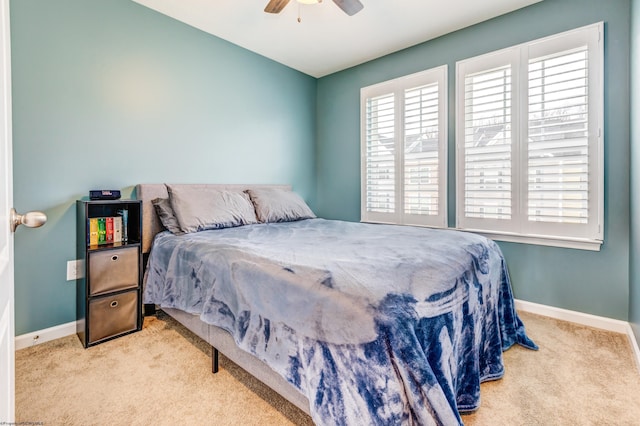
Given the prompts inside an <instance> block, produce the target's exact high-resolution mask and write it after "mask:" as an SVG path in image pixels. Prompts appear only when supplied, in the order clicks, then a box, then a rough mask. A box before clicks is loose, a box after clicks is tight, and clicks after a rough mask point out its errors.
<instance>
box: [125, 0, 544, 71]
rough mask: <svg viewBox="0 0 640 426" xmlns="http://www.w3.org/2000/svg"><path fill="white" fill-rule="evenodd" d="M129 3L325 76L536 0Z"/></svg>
mask: <svg viewBox="0 0 640 426" xmlns="http://www.w3.org/2000/svg"><path fill="white" fill-rule="evenodd" d="M133 1H135V2H136V3H140V4H142V5H144V6H147V7H149V8H151V9H154V10H156V11H158V12H160V13H163V14H165V15H168V16H170V17H172V18H175V19H177V20H179V21H182V22H184V23H186V24H189V25H191V26H193V27H195V28H199V29H201V30H203V31H206V32H208V33H210V34H213V35H215V36H217V37H220V38H222V39H224V40H227V41H229V42H231V43H234V44H237V45H238V46H242V47H244V48H245V49H248V50H251V51H253V52H256V53H258V54H260V55H263V56H266V57H268V58H271V59H273V60H274V61H277V62H280V63H282V64H284V65H287V66H289V67H291V68H294V69H296V70H298V71H301V72H303V73H305V74H309V75H311V76H313V77H322V76H325V75H328V74H331V73H333V72H336V71H340V70H343V69H346V68H349V67H352V66H355V65H358V64H361V63H363V62H366V61H369V60H371V59H375V58H378V57H381V56H384V55H386V54H389V53H391V52H395V51H398V50H401V49H404V48H406V47H409V46H413V45H415V44H418V43H421V42H424V41H427V40H430V39H433V38H436V37H439V36H441V35H443V34H447V33H450V32H452V31H456V30H459V29H461V28H464V27H468V26H470V25H473V24H476V23H478V22H482V21H485V20H487V19H490V18H493V17H495V16H498V15H502V14H505V13H508V12H511V11H513V10H516V9H519V8H522V7H525V6H528V5H530V4H533V3H537V2H538V1H541V0H481V1H478V0H360V1H361V2H362V3H363V4H364V9H363V10H362V11H360V12H359V13H357V14H356V15H354V16H348V15H346V14H345V13H344V12H342V10H340V9H339V8H338V6H336V5H335V4H334V3H333V1H331V0H324V1H323V2H322V3H320V4H318V5H300V4H298V3H297V1H296V0H291V2H290V3H289V4H288V5H287V6H286V7H285V8H284V10H283V11H282V12H281V13H280V14H277V15H274V14H269V13H265V12H264V11H263V10H264V7H265V6H266V4H267V3H268V0H133ZM298 14H299V15H300V17H301V19H302V22H300V23H298Z"/></svg>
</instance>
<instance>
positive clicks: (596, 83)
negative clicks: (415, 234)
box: [455, 22, 604, 251]
mask: <svg viewBox="0 0 640 426" xmlns="http://www.w3.org/2000/svg"><path fill="white" fill-rule="evenodd" d="M603 34H604V24H603V23H602V22H599V23H596V24H592V25H587V26H584V27H581V28H577V29H574V30H570V31H566V32H563V33H559V34H555V35H552V36H549V37H545V38H541V39H538V40H534V41H531V42H527V43H522V44H519V45H516V46H512V47H509V48H506V49H501V50H498V51H494V52H490V53H487V54H484V55H479V56H476V57H472V58H468V59H464V60H461V61H458V62H456V94H455V100H456V112H455V120H456V140H455V146H456V159H455V163H456V190H455V191H456V228H457V229H460V230H466V231H472V232H476V233H479V234H483V235H486V236H488V237H490V238H493V239H496V240H502V241H511V242H518V243H531V244H538V245H547V246H556V247H568V248H577V249H586V250H596V251H597V250H600V246H601V245H602V243H603V240H604V238H603V237H604V232H603V231H604V230H603V228H604V226H603V224H604V141H603V137H604V136H603V135H604V132H603V129H604V47H603V45H604V43H603ZM585 44H586V45H587V52H588V53H587V55H588V63H587V66H588V77H587V78H588V83H587V90H588V142H587V147H588V148H587V149H588V156H589V162H588V176H589V178H588V192H589V194H590V195H589V200H588V212H589V220H588V222H587V224H585V225H574V224H568V223H550V222H535V221H531V220H528V210H527V208H528V207H527V204H528V191H529V187H528V167H529V166H528V152H527V140H528V137H529V133H528V131H529V126H528V123H529V119H528V113H529V110H528V108H529V86H528V83H529V77H528V73H529V61H530V60H535V59H538V58H542V57H545V56H549V55H554V54H558V53H562V52H566V51H570V50H571V49H574V48H577V47H578V46H584V45H585ZM507 64H510V65H511V67H512V68H511V95H512V97H511V106H510V108H511V117H512V120H511V209H512V211H511V219H510V220H502V219H485V218H478V219H476V218H469V217H466V216H465V145H464V144H465V77H466V76H467V75H469V74H471V73H473V72H478V71H482V70H490V69H492V68H495V67H497V66H499V65H507Z"/></svg>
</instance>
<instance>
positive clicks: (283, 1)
mask: <svg viewBox="0 0 640 426" xmlns="http://www.w3.org/2000/svg"><path fill="white" fill-rule="evenodd" d="M289 1H290V0H270V1H269V3H268V4H267V7H265V8H264V11H265V12H267V13H280V12H281V11H282V9H284V7H285V6H286V5H287V4H288V3H289ZM297 1H298V2H300V3H321V2H322V0H297ZM333 2H334V3H335V4H336V5H337V6H338V7H339V8H340V9H342V11H343V12H344V13H346V14H347V15H349V16H353V15H355V14H356V13H358V12H360V11H361V10H362V8H364V6H363V5H362V3H360V0H333Z"/></svg>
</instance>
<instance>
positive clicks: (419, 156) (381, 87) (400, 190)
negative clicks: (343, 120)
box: [360, 65, 447, 227]
mask: <svg viewBox="0 0 640 426" xmlns="http://www.w3.org/2000/svg"><path fill="white" fill-rule="evenodd" d="M446 81H447V67H446V65H443V66H441V67H437V68H433V69H430V70H427V71H423V72H419V73H415V74H411V75H408V76H405V77H400V78H397V79H394V80H390V81H386V82H383V83H379V84H376V85H373V86H368V87H364V88H362V90H361V95H360V96H361V121H362V127H361V134H362V141H361V155H362V157H361V161H362V163H361V164H362V165H361V171H362V189H361V196H362V205H361V218H362V220H363V221H365V222H384V223H397V224H403V225H422V226H439V227H444V226H446V220H447V209H446V204H447V203H446V147H447V128H446V127H447V126H446V122H447V121H446V118H447V109H446V105H447V96H446V87H447V85H446Z"/></svg>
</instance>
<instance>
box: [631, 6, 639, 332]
mask: <svg viewBox="0 0 640 426" xmlns="http://www.w3.org/2000/svg"><path fill="white" fill-rule="evenodd" d="M629 234H630V236H631V250H630V255H629V259H630V273H629V322H630V323H631V328H632V329H633V331H634V333H635V336H636V340H637V341H638V342H640V0H633V1H632V4H631V230H630V232H629Z"/></svg>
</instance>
